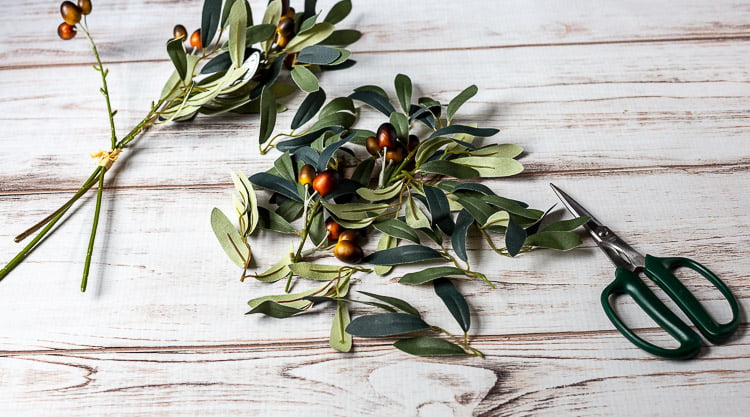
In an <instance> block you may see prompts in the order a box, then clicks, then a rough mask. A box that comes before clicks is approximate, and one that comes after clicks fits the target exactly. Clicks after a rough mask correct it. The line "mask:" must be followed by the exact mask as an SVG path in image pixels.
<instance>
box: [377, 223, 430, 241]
mask: <svg viewBox="0 0 750 417" xmlns="http://www.w3.org/2000/svg"><path fill="white" fill-rule="evenodd" d="M372 226H373V227H374V228H376V229H377V230H380V231H381V232H383V233H385V234H387V235H389V236H393V237H395V238H398V239H406V240H410V241H412V242H414V243H419V235H417V232H415V231H414V229H412V228H411V227H409V225H407V224H406V222H404V221H403V220H399V219H388V220H385V221H382V222H377V223H373V225H372Z"/></svg>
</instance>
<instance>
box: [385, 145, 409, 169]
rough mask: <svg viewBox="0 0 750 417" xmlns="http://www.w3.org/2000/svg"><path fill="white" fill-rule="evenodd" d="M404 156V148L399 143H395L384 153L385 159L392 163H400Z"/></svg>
mask: <svg viewBox="0 0 750 417" xmlns="http://www.w3.org/2000/svg"><path fill="white" fill-rule="evenodd" d="M405 157H406V149H405V148H404V146H403V145H401V144H400V143H399V144H398V145H396V146H395V147H394V148H393V150H391V149H390V148H389V149H388V152H386V153H385V160H386V161H387V162H392V163H394V164H400V163H401V162H402V161H403V160H404V158H405Z"/></svg>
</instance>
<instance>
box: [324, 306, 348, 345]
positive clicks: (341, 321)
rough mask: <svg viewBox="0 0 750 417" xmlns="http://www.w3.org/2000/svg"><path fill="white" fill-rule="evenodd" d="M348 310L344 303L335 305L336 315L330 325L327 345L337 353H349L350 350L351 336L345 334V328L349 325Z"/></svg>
mask: <svg viewBox="0 0 750 417" xmlns="http://www.w3.org/2000/svg"><path fill="white" fill-rule="evenodd" d="M350 322H351V319H350V317H349V308H348V307H347V306H346V304H345V303H344V302H341V301H338V302H337V303H336V314H335V315H334V316H333V322H332V323H331V335H330V337H329V344H330V345H331V347H332V348H334V349H336V350H338V351H339V352H349V351H350V350H351V349H352V335H351V334H349V333H347V332H346V326H348V325H349V323H350Z"/></svg>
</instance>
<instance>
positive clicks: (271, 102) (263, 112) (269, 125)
mask: <svg viewBox="0 0 750 417" xmlns="http://www.w3.org/2000/svg"><path fill="white" fill-rule="evenodd" d="M275 125H276V97H275V96H274V94H273V92H272V91H271V89H270V88H268V87H263V90H262V92H261V94H260V136H259V138H258V142H259V143H260V144H264V143H266V141H267V140H268V138H270V137H271V133H273V128H274V126H275Z"/></svg>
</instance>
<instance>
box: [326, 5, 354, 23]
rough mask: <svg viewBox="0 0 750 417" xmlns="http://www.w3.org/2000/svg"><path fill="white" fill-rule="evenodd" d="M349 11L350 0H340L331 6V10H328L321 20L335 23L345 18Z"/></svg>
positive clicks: (350, 8)
mask: <svg viewBox="0 0 750 417" xmlns="http://www.w3.org/2000/svg"><path fill="white" fill-rule="evenodd" d="M351 11H352V2H351V0H341V1H340V2H338V3H336V4H334V5H333V7H331V10H330V11H329V12H328V14H327V15H326V18H325V19H323V21H324V22H328V23H330V24H332V25H335V24H336V23H338V22H340V21H342V20H344V18H346V16H348V15H349V12H351Z"/></svg>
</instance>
